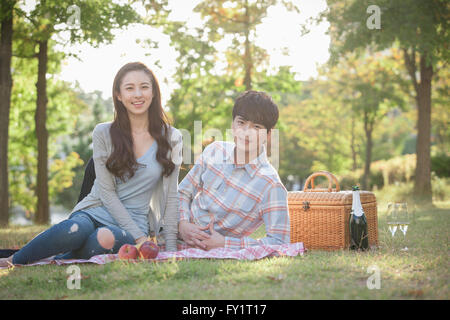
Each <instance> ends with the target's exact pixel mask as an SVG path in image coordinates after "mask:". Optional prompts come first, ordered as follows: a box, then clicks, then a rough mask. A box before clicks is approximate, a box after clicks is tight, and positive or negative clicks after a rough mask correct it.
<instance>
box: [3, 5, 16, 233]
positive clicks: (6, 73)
mask: <svg viewBox="0 0 450 320" xmlns="http://www.w3.org/2000/svg"><path fill="white" fill-rule="evenodd" d="M15 4H16V1H15V0H4V1H1V3H0V21H1V30H0V227H6V226H8V221H9V188H8V185H9V182H8V128H9V112H10V108H11V90H12V77H11V59H12V36H13V9H14V6H15Z"/></svg>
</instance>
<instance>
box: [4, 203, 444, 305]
mask: <svg viewBox="0 0 450 320" xmlns="http://www.w3.org/2000/svg"><path fill="white" fill-rule="evenodd" d="M436 206H437V207H436V208H432V209H420V210H419V211H417V212H416V214H415V221H414V222H413V223H412V224H411V225H410V228H409V230H408V233H407V236H406V244H407V246H408V248H409V250H408V251H401V248H403V247H404V245H405V243H404V240H403V234H401V233H400V232H399V231H398V232H397V234H396V235H395V238H394V239H392V238H391V235H390V233H389V232H388V231H387V225H386V212H385V210H386V204H385V203H379V207H378V208H379V209H378V210H379V211H378V216H379V243H380V248H379V249H378V250H373V251H370V252H366V253H356V252H352V251H335V252H324V251H309V252H307V253H305V255H303V256H298V257H293V258H290V257H279V258H268V259H262V260H258V261H236V260H190V261H187V260H185V261H169V262H160V263H138V264H129V263H126V262H123V261H116V262H112V263H108V264H106V265H93V264H80V265H78V266H79V267H80V269H81V273H82V280H81V289H79V290H69V289H68V288H67V277H68V276H69V274H67V273H66V271H67V267H68V266H67V265H66V266H54V265H45V266H35V267H21V268H17V267H16V268H13V269H10V270H0V299H36V298H39V299H218V300H227V299H449V298H450V295H449V274H448V265H449V264H448V254H449V250H448V245H449V238H448V230H449V227H450V226H449V222H450V216H449V214H450V201H446V202H437V203H436ZM45 228H46V227H36V226H33V227H17V226H13V227H11V228H9V229H0V247H1V248H5V247H14V246H22V245H24V244H25V243H26V242H27V241H28V240H29V239H31V238H32V237H33V236H34V235H36V234H37V233H38V232H40V231H42V230H44V229H45ZM258 233H259V235H262V234H263V230H262V229H261V230H258ZM373 265H376V266H377V267H378V268H379V270H380V276H381V288H380V289H373V290H369V289H368V288H367V285H366V282H367V279H368V278H369V277H370V276H371V275H372V274H373V273H372V272H371V273H368V272H367V269H368V267H370V266H373Z"/></svg>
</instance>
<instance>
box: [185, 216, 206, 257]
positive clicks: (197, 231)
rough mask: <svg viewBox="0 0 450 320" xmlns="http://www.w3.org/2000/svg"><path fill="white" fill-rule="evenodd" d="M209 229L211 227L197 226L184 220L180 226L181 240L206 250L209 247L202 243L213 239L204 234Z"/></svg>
mask: <svg viewBox="0 0 450 320" xmlns="http://www.w3.org/2000/svg"><path fill="white" fill-rule="evenodd" d="M208 227H209V225H207V226H206V227H199V226H198V225H196V224H193V223H190V222H187V221H184V220H183V221H180V223H179V224H178V231H179V232H180V235H181V238H182V239H183V240H184V242H186V243H187V244H188V245H190V246H193V247H197V248H200V249H203V250H206V247H207V245H206V244H204V243H203V242H202V241H203V240H208V239H209V238H210V237H211V236H210V235H209V234H207V233H206V232H203V231H204V230H206V229H208Z"/></svg>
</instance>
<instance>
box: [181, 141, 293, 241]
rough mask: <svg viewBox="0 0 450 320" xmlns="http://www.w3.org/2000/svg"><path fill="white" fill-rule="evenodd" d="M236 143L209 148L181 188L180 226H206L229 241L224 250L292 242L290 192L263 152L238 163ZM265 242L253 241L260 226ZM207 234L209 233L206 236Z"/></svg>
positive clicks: (214, 145)
mask: <svg viewBox="0 0 450 320" xmlns="http://www.w3.org/2000/svg"><path fill="white" fill-rule="evenodd" d="M234 148H235V144H234V143H232V142H223V141H218V142H214V143H212V144H210V145H208V146H207V147H206V148H205V150H204V151H203V153H202V154H201V156H199V157H198V159H197V161H196V162H195V165H194V166H193V168H192V169H191V170H190V171H189V173H188V174H187V175H186V177H185V178H184V179H183V181H182V182H181V183H180V185H179V187H178V192H179V196H180V210H179V211H180V221H182V220H185V221H188V222H191V223H194V224H197V225H200V226H206V225H208V223H209V222H210V219H211V216H210V214H213V215H214V230H215V231H217V232H218V233H220V234H222V235H223V236H224V237H225V248H232V249H242V248H246V247H250V246H256V245H273V244H284V243H289V242H290V226H289V212H288V203H287V191H286V188H285V187H284V186H283V184H282V183H281V181H280V178H279V176H278V173H277V172H276V170H275V169H274V168H273V167H272V165H270V164H269V162H268V161H267V157H266V152H265V150H264V151H263V152H261V154H260V155H259V156H258V157H257V158H256V159H254V160H253V161H251V162H250V163H248V164H245V165H236V164H235V163H234ZM263 222H264V224H265V227H266V237H264V238H262V239H258V240H255V239H252V238H250V237H249V235H251V234H252V233H253V232H254V231H255V230H256V229H257V228H258V227H259V226H260V225H261V224H262V223H263ZM205 232H208V233H209V230H207V231H205Z"/></svg>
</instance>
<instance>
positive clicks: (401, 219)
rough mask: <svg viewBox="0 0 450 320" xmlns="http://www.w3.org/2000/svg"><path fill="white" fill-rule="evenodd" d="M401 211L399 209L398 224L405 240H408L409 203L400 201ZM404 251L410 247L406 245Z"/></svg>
mask: <svg viewBox="0 0 450 320" xmlns="http://www.w3.org/2000/svg"><path fill="white" fill-rule="evenodd" d="M398 205H399V211H398V226H399V228H400V231H401V232H402V233H403V240H406V232H407V231H408V226H409V214H408V205H407V204H406V202H405V203H399V204H398ZM402 250H403V251H407V250H408V247H406V246H405V247H404V248H403V249H402Z"/></svg>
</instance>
